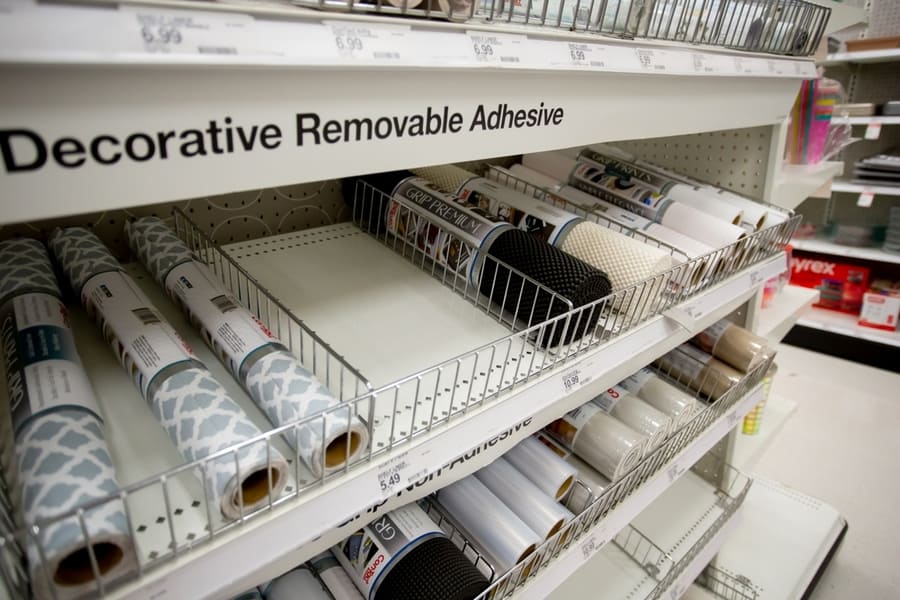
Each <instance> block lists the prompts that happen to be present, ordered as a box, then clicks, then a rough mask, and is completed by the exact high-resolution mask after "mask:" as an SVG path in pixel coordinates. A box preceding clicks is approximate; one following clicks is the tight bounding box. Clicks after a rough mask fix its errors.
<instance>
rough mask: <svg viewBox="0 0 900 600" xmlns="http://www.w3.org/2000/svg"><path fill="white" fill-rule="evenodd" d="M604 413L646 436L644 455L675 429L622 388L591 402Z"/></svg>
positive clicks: (672, 424) (669, 422)
mask: <svg viewBox="0 0 900 600" xmlns="http://www.w3.org/2000/svg"><path fill="white" fill-rule="evenodd" d="M591 402H593V403H594V404H596V405H597V406H599V407H600V408H602V409H603V410H604V411H605V412H607V413H608V414H610V415H612V416H613V417H615V418H617V419H618V420H620V421H621V422H623V423H625V424H626V425H628V426H629V427H631V428H632V429H634V430H635V431H637V432H638V433H642V434H644V435H645V436H647V439H648V440H649V443H648V444H647V448H646V449H645V453H650V452H651V451H653V450H655V449H656V448H658V447H659V446H661V445H662V443H663V442H664V441H665V440H666V437H668V436H669V435H670V434H671V433H672V431H673V430H674V428H675V425H674V423H673V422H672V420H671V419H670V418H669V417H668V416H667V415H666V414H665V413H663V412H661V411H659V410H656V409H655V408H653V407H652V406H650V405H649V404H647V403H646V402H644V401H643V400H641V399H640V398H638V397H637V396H636V395H634V394H631V393H629V392H628V391H627V390H625V389H624V388H621V387H619V386H613V387H611V388H609V389H608V390H606V391H605V392H603V393H602V394H600V395H599V396H597V397H596V398H594V399H593V400H591Z"/></svg>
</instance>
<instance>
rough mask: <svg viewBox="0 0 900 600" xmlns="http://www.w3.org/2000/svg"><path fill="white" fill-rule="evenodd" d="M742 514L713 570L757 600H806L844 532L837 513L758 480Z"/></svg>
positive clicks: (767, 482) (832, 508)
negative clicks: (739, 581)
mask: <svg viewBox="0 0 900 600" xmlns="http://www.w3.org/2000/svg"><path fill="white" fill-rule="evenodd" d="M742 512H743V519H742V520H741V522H740V523H739V524H738V526H737V527H736V528H735V530H734V532H733V533H732V535H731V537H730V538H729V539H728V541H726V542H725V544H724V546H723V547H722V549H721V550H720V551H719V554H718V556H717V557H716V560H715V563H714V564H715V566H716V567H717V568H719V569H721V570H723V571H725V572H726V573H728V574H730V575H732V576H735V577H738V578H746V579H747V580H749V581H752V582H753V584H754V588H755V589H756V590H757V591H758V593H759V600H797V599H799V598H801V597H806V592H807V588H808V586H809V585H810V583H811V582H812V580H813V578H814V577H815V574H816V572H817V571H818V570H819V568H820V567H821V565H822V564H823V562H824V561H825V560H826V558H827V556H828V554H829V552H830V551H831V549H832V547H833V546H834V544H835V543H837V541H839V539H840V537H841V535H842V532H843V530H844V528H845V526H846V521H845V520H844V519H843V517H841V515H840V513H838V511H837V510H836V509H835V508H834V507H832V506H829V505H827V504H825V503H823V502H821V501H820V500H817V499H815V498H812V497H810V496H807V495H806V494H803V493H800V492H798V491H796V490H793V489H790V488H787V487H784V486H782V485H781V484H779V483H776V482H773V481H769V480H766V479H762V478H755V479H754V482H753V486H752V487H751V488H750V493H749V494H748V495H747V499H746V501H745V502H744V507H743V509H742ZM761 549H763V550H764V551H760V550H761Z"/></svg>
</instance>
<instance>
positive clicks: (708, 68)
mask: <svg viewBox="0 0 900 600" xmlns="http://www.w3.org/2000/svg"><path fill="white" fill-rule="evenodd" d="M693 63H694V72H695V73H712V72H714V71H715V69H714V68H713V66H712V61H711V60H710V57H709V56H707V55H705V54H701V53H699V52H694V54H693Z"/></svg>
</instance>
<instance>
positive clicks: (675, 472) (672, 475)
mask: <svg viewBox="0 0 900 600" xmlns="http://www.w3.org/2000/svg"><path fill="white" fill-rule="evenodd" d="M684 471H685V468H684V467H682V466H681V465H679V464H678V463H675V464H674V465H672V466H671V467H669V468H668V470H667V471H666V474H667V475H668V476H669V483H672V482H673V481H675V480H676V479H678V478H679V477H681V475H682V474H683V473H684Z"/></svg>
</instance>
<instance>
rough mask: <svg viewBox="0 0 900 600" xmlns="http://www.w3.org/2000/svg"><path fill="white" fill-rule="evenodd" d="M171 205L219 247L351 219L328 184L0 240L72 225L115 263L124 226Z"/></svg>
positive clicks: (335, 184) (124, 249) (22, 227)
mask: <svg viewBox="0 0 900 600" xmlns="http://www.w3.org/2000/svg"><path fill="white" fill-rule="evenodd" d="M176 206H177V207H179V208H181V210H183V211H184V212H186V213H187V214H188V215H190V217H191V219H192V220H194V222H195V223H197V224H198V225H200V226H201V227H202V229H203V230H204V231H205V232H206V233H208V234H209V236H210V237H211V238H212V239H213V240H215V241H216V242H218V243H220V244H227V243H230V242H239V241H241V240H249V239H255V238H260V237H264V236H268V235H274V234H278V233H287V232H290V231H300V230H303V229H309V228H311V227H319V226H321V225H333V224H335V223H338V222H341V221H346V220H348V219H349V216H350V211H349V209H347V207H346V206H345V204H344V199H343V196H342V195H341V185H340V182H339V181H336V180H329V181H319V182H314V183H304V184H300V185H292V186H284V187H277V188H266V189H261V190H250V191H245V192H235V193H231V194H223V195H221V196H209V197H205V198H192V199H190V200H183V201H180V202H167V203H162V204H154V205H151V206H143V207H137V208H129V209H123V210H112V211H106V212H101V213H90V214H84V215H75V216H71V217H63V218H59V219H48V220H46V221H35V222H32V223H22V224H15V225H6V226H3V227H0V239H8V238H12V237H18V236H28V237H34V238H38V239H41V240H44V241H46V238H47V235H48V234H49V233H50V232H51V231H53V229H55V228H56V227H72V226H76V225H77V226H82V227H87V228H89V229H91V230H93V231H94V232H95V233H96V234H97V235H98V236H99V237H100V239H101V240H103V242H104V243H105V244H106V245H107V246H109V247H110V248H111V249H112V250H113V252H115V254H116V255H117V257H118V258H119V259H125V258H126V257H128V255H129V250H128V243H127V240H126V239H125V236H124V229H123V228H124V225H125V222H126V221H127V220H129V219H131V218H135V217H143V216H147V215H153V216H157V217H160V218H168V219H171V214H172V208H173V207H176Z"/></svg>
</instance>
